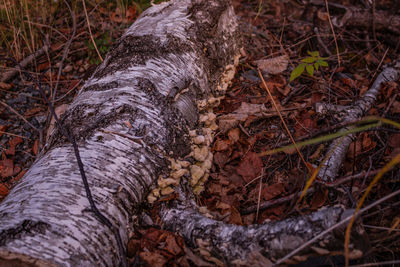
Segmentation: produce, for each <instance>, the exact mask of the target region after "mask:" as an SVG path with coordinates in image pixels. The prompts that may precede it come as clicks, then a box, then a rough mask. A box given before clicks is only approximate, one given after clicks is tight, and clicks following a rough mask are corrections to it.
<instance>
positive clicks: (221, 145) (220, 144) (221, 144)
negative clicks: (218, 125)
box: [213, 139, 231, 151]
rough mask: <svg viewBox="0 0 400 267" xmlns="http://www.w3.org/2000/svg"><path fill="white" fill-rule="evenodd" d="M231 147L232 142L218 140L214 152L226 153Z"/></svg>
mask: <svg viewBox="0 0 400 267" xmlns="http://www.w3.org/2000/svg"><path fill="white" fill-rule="evenodd" d="M230 145H231V141H229V140H223V139H217V141H215V143H214V147H213V148H214V151H225V150H228V149H229V146H230Z"/></svg>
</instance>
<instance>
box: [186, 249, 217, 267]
mask: <svg viewBox="0 0 400 267" xmlns="http://www.w3.org/2000/svg"><path fill="white" fill-rule="evenodd" d="M184 249H185V258H186V259H187V260H190V261H191V262H193V264H194V266H201V267H214V266H215V264H213V263H210V262H207V261H205V260H204V259H203V258H202V257H200V256H198V255H197V253H193V252H192V251H191V250H190V249H189V248H188V247H186V246H185V247H184Z"/></svg>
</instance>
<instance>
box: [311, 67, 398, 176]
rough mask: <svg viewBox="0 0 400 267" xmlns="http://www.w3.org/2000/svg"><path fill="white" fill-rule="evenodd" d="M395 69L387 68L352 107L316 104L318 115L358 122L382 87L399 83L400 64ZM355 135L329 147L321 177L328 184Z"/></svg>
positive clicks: (346, 129)
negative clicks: (386, 83) (392, 82)
mask: <svg viewBox="0 0 400 267" xmlns="http://www.w3.org/2000/svg"><path fill="white" fill-rule="evenodd" d="M396 64H397V65H395V66H394V67H386V68H385V69H384V70H383V71H382V72H381V73H380V74H379V75H378V77H377V78H376V80H375V82H374V83H373V84H372V86H371V87H370V89H369V90H368V91H367V92H365V94H364V95H363V96H362V97H361V98H360V99H359V100H357V101H356V102H355V103H353V104H352V105H350V106H336V105H331V104H328V103H316V111H317V112H318V113H327V112H331V113H333V114H335V117H336V118H337V119H338V120H339V121H341V122H350V121H357V120H359V119H361V118H362V116H364V115H365V114H366V113H367V112H368V111H369V110H370V109H371V107H372V106H373V104H374V103H375V101H376V99H377V97H378V94H379V91H380V87H381V85H382V84H383V83H385V82H389V81H397V80H398V79H399V78H400V64H399V63H396ZM352 128H354V127H345V128H343V129H342V130H341V131H342V132H346V131H348V130H350V129H352ZM354 138H355V134H349V135H346V136H343V137H341V138H338V139H336V140H335V141H333V142H332V144H331V145H330V146H329V152H328V153H327V158H326V159H325V161H324V162H323V163H322V168H321V169H320V172H319V176H320V178H321V179H323V180H324V181H327V182H332V181H333V180H334V179H335V178H336V176H337V174H338V172H339V168H340V166H341V165H342V163H343V161H344V158H345V156H346V153H347V150H348V148H349V145H350V144H351V142H353V141H354Z"/></svg>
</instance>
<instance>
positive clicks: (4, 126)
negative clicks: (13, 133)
mask: <svg viewBox="0 0 400 267" xmlns="http://www.w3.org/2000/svg"><path fill="white" fill-rule="evenodd" d="M6 129H7V126H6V125H0V137H1V136H2V135H3V133H4V132H5V130H6Z"/></svg>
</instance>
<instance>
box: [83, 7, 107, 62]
mask: <svg viewBox="0 0 400 267" xmlns="http://www.w3.org/2000/svg"><path fill="white" fill-rule="evenodd" d="M82 3H83V10H84V11H85V16H86V22H87V25H88V29H89V34H90V39H91V40H92V43H93V46H94V49H95V50H96V53H97V55H98V56H99V58H100V60H101V62H103V61H104V59H103V57H102V56H101V54H100V52H99V50H98V49H97V45H96V42H95V41H94V38H93V34H92V30H91V28H90V21H89V16H88V13H87V10H86V4H85V0H82Z"/></svg>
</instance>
